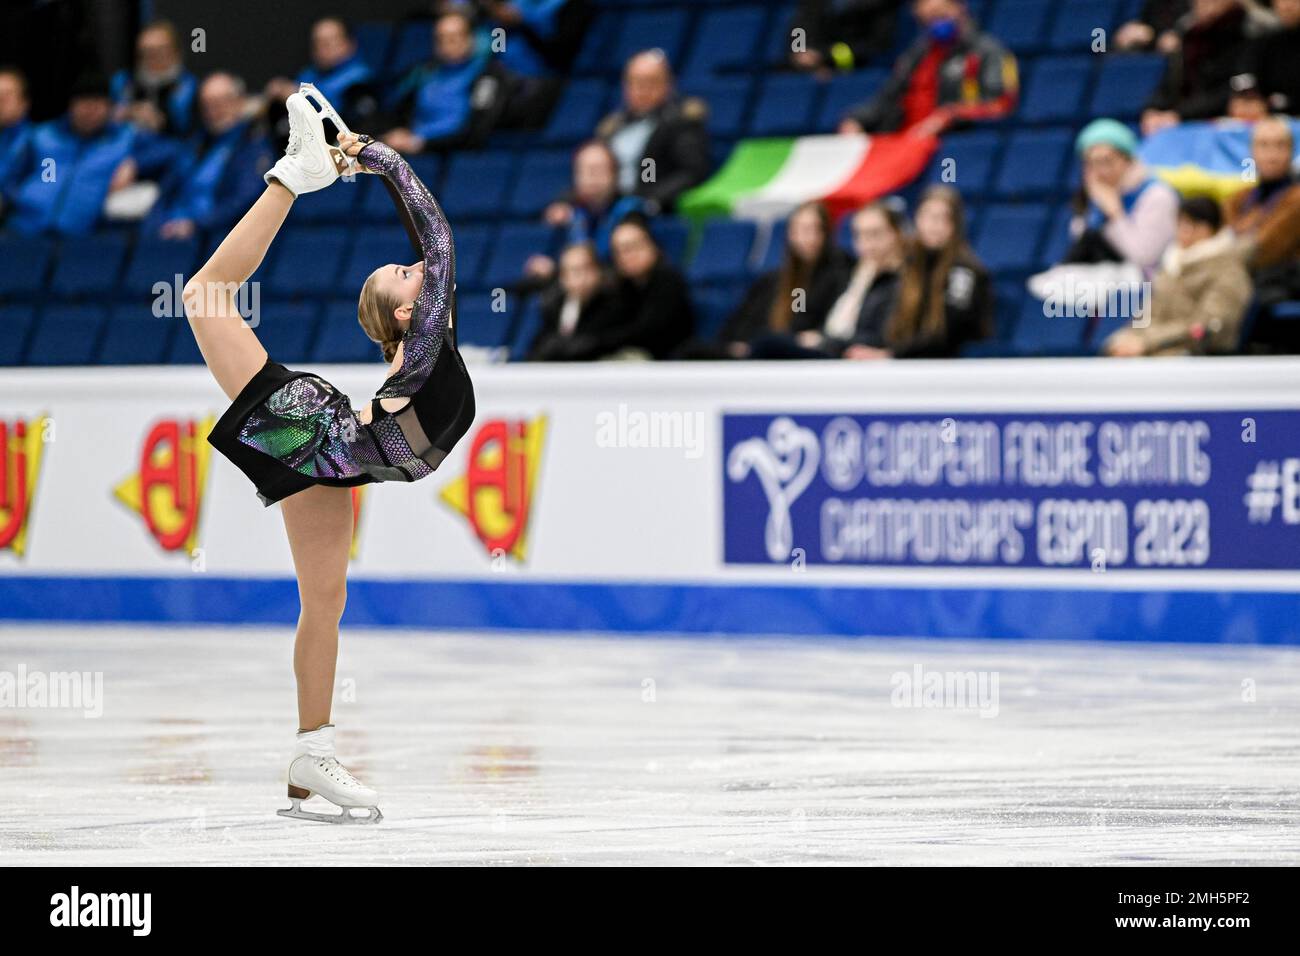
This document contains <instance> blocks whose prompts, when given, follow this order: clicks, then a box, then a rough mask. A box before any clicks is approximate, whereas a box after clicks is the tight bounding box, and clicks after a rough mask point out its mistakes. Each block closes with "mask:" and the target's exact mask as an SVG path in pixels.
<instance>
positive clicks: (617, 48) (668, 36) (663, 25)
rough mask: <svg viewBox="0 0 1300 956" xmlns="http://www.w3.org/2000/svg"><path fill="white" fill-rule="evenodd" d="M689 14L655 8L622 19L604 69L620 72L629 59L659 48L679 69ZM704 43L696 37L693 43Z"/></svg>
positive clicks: (703, 40)
mask: <svg viewBox="0 0 1300 956" xmlns="http://www.w3.org/2000/svg"><path fill="white" fill-rule="evenodd" d="M689 18H690V10H689V9H687V8H686V7H666V8H665V7H664V6H662V5H661V6H658V7H655V8H654V9H650V10H634V11H631V12H630V13H628V14H627V15H626V16H625V17H624V18H623V23H622V27H621V29H620V30H619V32H618V38H617V39H616V41H615V42H614V43H613V44H612V45H611V46H610V47H609V48H607V49H608V53H607V56H608V58H609V59H608V60H607V61H606V66H607V67H611V68H612V70H613V71H614V72H619V71H621V70H622V69H623V64H624V63H626V62H627V61H628V60H629V59H630V58H631V57H633V56H635V55H636V54H637V53H640V52H641V51H642V50H647V49H649V48H651V47H658V48H659V49H660V50H663V51H664V54H665V55H666V56H667V57H668V62H669V63H671V64H672V65H673V66H674V67H675V68H680V67H681V65H682V52H683V49H684V48H685V45H686V25H687V22H688V20H689ZM700 42H705V38H703V37H697V38H696V43H697V44H698V43H700Z"/></svg>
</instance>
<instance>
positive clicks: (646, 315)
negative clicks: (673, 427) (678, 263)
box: [592, 216, 695, 359]
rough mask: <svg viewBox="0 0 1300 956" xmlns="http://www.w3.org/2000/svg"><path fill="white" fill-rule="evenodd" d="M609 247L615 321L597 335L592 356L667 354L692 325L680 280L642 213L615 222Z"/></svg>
mask: <svg viewBox="0 0 1300 956" xmlns="http://www.w3.org/2000/svg"><path fill="white" fill-rule="evenodd" d="M610 248H611V250H612V251H613V255H614V269H615V272H616V273H617V275H618V296H619V302H618V323H617V324H616V325H614V326H612V327H610V328H609V329H607V330H605V331H604V332H602V333H601V334H599V335H598V336H597V339H596V342H595V347H594V349H593V351H592V356H593V357H619V358H623V357H645V356H647V355H648V356H651V357H653V358H657V359H662V358H667V357H668V356H669V355H670V354H672V352H673V350H674V349H676V348H677V347H678V346H679V345H681V343H682V342H684V341H685V340H686V339H687V337H689V336H690V334H691V332H692V330H693V329H694V328H695V310H694V308H693V307H692V305H691V299H690V296H689V295H688V294H687V288H686V280H685V278H683V277H682V274H681V273H680V272H678V271H677V269H676V268H675V267H674V266H673V265H672V264H671V263H670V262H668V260H667V258H666V257H665V256H664V254H663V252H662V250H660V248H659V246H658V244H657V243H656V242H655V239H654V236H653V235H652V234H651V232H650V226H649V223H647V222H646V220H645V218H644V217H642V216H629V217H628V218H627V219H624V220H623V221H622V222H621V223H619V224H618V226H617V227H615V229H614V235H613V236H612V237H611V238H610Z"/></svg>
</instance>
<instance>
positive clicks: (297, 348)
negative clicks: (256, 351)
mask: <svg viewBox="0 0 1300 956" xmlns="http://www.w3.org/2000/svg"><path fill="white" fill-rule="evenodd" d="M353 316H354V321H355V313H353ZM319 317H320V306H319V305H318V304H317V303H316V302H262V303H261V309H260V314H259V315H258V316H257V318H258V319H259V321H258V323H257V325H256V327H255V331H256V332H257V339H258V341H259V342H261V343H262V346H263V347H264V348H265V349H266V354H267V355H269V356H270V357H271V358H272V360H274V361H276V362H281V363H283V364H285V365H293V364H294V363H299V362H305V361H307V359H308V357H309V355H310V353H311V351H312V346H311V343H312V341H313V340H314V339H315V338H316V326H317V324H318V319H319ZM358 334H362V333H361V332H360V330H359V329H358Z"/></svg>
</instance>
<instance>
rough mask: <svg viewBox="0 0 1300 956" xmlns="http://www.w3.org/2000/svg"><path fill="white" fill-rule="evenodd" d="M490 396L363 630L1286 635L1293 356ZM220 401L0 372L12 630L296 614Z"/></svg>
mask: <svg viewBox="0 0 1300 956" xmlns="http://www.w3.org/2000/svg"><path fill="white" fill-rule="evenodd" d="M313 371H316V372H318V373H320V374H322V375H323V376H324V377H325V378H327V379H329V380H330V381H332V382H334V383H335V384H337V385H338V386H339V387H341V388H342V389H344V390H345V391H347V392H348V393H349V394H350V395H352V396H353V399H354V402H355V403H356V404H360V403H361V402H362V401H364V400H365V399H366V398H368V396H369V395H370V394H371V393H372V392H373V390H374V388H375V387H376V386H377V385H378V384H379V381H380V376H381V374H382V370H380V369H378V368H377V367H374V368H372V367H368V366H367V367H356V366H336V367H322V368H319V369H313ZM473 375H474V381H475V389H476V396H477V401H478V409H479V410H478V417H477V419H476V421H475V424H474V426H473V428H472V429H471V431H470V433H469V434H468V435H467V436H466V437H465V439H463V440H462V442H461V444H460V445H459V446H458V447H457V449H456V450H455V451H454V452H453V453H452V455H451V456H450V457H449V458H448V459H447V460H446V461H445V462H444V463H443V465H442V466H441V467H440V469H439V470H438V471H437V472H436V473H435V474H434V475H432V476H431V477H429V478H427V479H425V480H423V481H421V482H417V483H415V484H412V485H396V484H385V485H371V486H367V487H366V488H364V490H362V491H361V492H360V494H359V495H358V496H357V498H356V501H357V507H358V523H357V529H356V534H355V538H354V557H353V565H352V586H351V594H350V604H349V611H348V615H349V619H351V620H352V622H353V623H356V624H364V625H374V626H398V627H420V628H438V627H448V628H451V627H456V628H476V627H482V628H541V629H556V628H563V629H570V628H574V629H599V630H610V631H673V632H680V631H705V632H720V633H790V634H809V635H814V634H843V635H890V636H950V637H1039V638H1053V637H1065V638H1078V639H1121V640H1124V639H1129V640H1133V639H1137V640H1176V641H1231V642H1265V643H1273V642H1288V643H1291V642H1297V641H1300V614H1297V613H1296V612H1297V611H1300V384H1298V383H1300V361H1293V360H1289V359H1244V358H1243V359H1187V360H1182V359H1164V360H1147V361H1101V360H1077V361H1067V360H1059V361H1058V360H1043V361H1013V362H1007V361H961V362H914V363H888V364H883V363H882V364H876V363H831V362H826V363H767V364H757V363H755V364H748V363H746V364H740V363H737V364H720V365H719V364H681V365H638V364H623V363H618V364H615V363H609V364H598V365H591V366H586V365H584V366H549V367H534V366H486V367H478V368H476V369H474V372H473ZM224 407H225V402H224V400H223V397H222V396H221V394H220V392H219V391H218V390H217V388H216V386H215V384H214V383H213V382H212V381H211V378H210V376H209V375H208V373H207V372H206V370H205V369H202V368H175V367H167V368H94V369H67V370H55V369H19V370H7V371H5V372H3V373H0V424H2V425H3V427H4V429H5V431H4V443H3V444H4V454H5V458H4V467H5V476H6V481H5V484H4V486H3V489H2V490H0V491H2V493H0V619H7V620H29V621H30V620H51V621H69V620H72V621H77V620H80V621H142V622H156V623H164V622H169V623H170V622H213V623H237V622H246V623H267V622H278V623H287V622H289V621H292V619H293V613H294V611H295V607H294V595H293V585H292V579H291V570H292V569H291V563H290V560H289V552H288V547H287V544H286V541H285V538H284V532H283V528H282V524H281V522H280V519H279V516H278V514H276V513H275V512H276V511H278V509H277V508H269V509H268V508H264V507H263V506H262V504H261V502H260V501H259V500H258V498H257V497H256V495H255V494H254V491H253V488H252V485H251V484H250V483H249V482H248V480H247V479H246V478H245V477H244V476H243V475H242V473H240V472H239V471H238V470H237V469H236V468H235V467H234V466H233V465H231V464H230V463H229V462H228V461H226V460H225V459H224V458H223V457H222V456H221V455H220V454H218V453H216V452H215V450H213V449H212V448H211V446H209V445H208V444H207V443H206V442H205V441H203V437H204V436H205V435H206V430H207V429H208V428H210V427H211V424H212V423H213V422H214V421H215V419H216V418H217V417H218V416H219V415H220V414H221V412H222V411H223V410H224Z"/></svg>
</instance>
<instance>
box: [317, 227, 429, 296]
mask: <svg viewBox="0 0 1300 956" xmlns="http://www.w3.org/2000/svg"><path fill="white" fill-rule="evenodd" d="M419 259H420V254H419V253H418V252H416V251H415V250H414V249H413V248H411V241H410V240H409V239H408V238H407V236H406V231H405V230H404V229H402V227H401V226H392V227H386V228H377V229H366V230H365V231H364V232H362V233H361V235H360V237H359V239H358V241H357V242H356V243H355V244H354V245H353V247H352V250H351V251H350V252H349V253H348V254H347V256H346V257H345V258H344V260H343V267H342V269H341V270H340V271H339V281H338V284H337V285H336V286H335V291H336V292H337V293H338V294H339V295H342V296H356V295H357V294H358V293H359V292H360V291H361V286H362V285H363V284H364V283H365V281H366V279H367V278H369V276H370V273H372V272H374V271H375V270H376V269H378V268H379V267H380V266H382V265H387V264H388V263H390V262H391V263H393V264H394V265H410V264H411V263H413V262H418V261H419ZM354 307H355V302H354Z"/></svg>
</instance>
